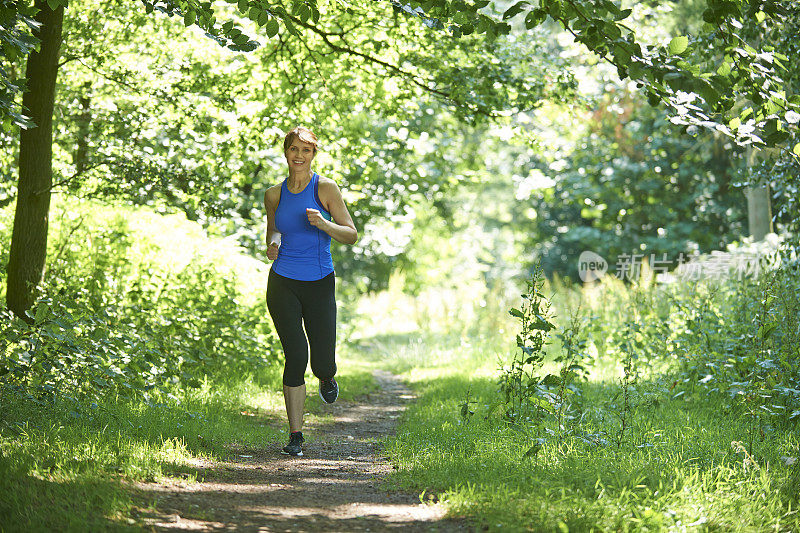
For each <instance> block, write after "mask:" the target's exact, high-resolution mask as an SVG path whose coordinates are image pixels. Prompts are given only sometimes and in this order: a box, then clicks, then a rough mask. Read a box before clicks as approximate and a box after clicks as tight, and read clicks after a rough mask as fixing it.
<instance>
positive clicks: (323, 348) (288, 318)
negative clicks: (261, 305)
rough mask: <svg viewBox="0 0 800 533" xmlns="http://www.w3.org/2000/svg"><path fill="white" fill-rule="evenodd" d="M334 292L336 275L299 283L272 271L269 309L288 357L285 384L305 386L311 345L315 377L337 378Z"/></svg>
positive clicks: (312, 367)
mask: <svg viewBox="0 0 800 533" xmlns="http://www.w3.org/2000/svg"><path fill="white" fill-rule="evenodd" d="M334 292H335V277H334V274H333V272H331V273H330V274H328V275H327V276H325V277H324V278H322V279H320V280H316V281H299V280H296V279H291V278H287V277H286V276H281V275H280V274H277V273H275V272H273V271H272V270H270V272H269V279H268V281H267V309H269V314H270V316H271V317H272V323H273V324H275V331H277V333H278V337H279V338H280V340H281V345H282V346H283V353H284V354H285V356H286V365H285V366H284V368H283V384H284V385H288V386H289V387H299V386H300V385H302V384H304V383H305V378H304V375H305V373H306V366H307V365H308V345H309V344H310V345H311V371H312V372H313V373H314V375H315V376H316V377H318V378H319V379H321V380H328V379H331V378H332V377H333V376H335V375H336V299H335V294H334ZM303 326H305V330H306V331H305V333H303ZM306 335H308V342H306Z"/></svg>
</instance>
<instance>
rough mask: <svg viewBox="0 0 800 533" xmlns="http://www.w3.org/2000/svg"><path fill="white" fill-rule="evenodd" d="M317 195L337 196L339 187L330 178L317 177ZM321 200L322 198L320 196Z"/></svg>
mask: <svg viewBox="0 0 800 533" xmlns="http://www.w3.org/2000/svg"><path fill="white" fill-rule="evenodd" d="M319 194H321V195H323V196H330V197H335V196H336V195H337V194H341V192H340V191H339V186H338V185H337V184H336V182H335V181H333V180H332V179H330V178H323V177H322V176H320V177H319ZM320 198H322V196H320Z"/></svg>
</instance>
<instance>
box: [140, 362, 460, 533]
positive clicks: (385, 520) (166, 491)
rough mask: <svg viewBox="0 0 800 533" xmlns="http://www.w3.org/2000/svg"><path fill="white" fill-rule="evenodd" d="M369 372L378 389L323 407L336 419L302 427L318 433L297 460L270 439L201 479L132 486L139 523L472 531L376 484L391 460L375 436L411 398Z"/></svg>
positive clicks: (200, 473) (206, 469)
mask: <svg viewBox="0 0 800 533" xmlns="http://www.w3.org/2000/svg"><path fill="white" fill-rule="evenodd" d="M375 378H376V379H377V380H378V381H379V383H380V387H379V390H378V391H377V392H374V393H371V394H368V395H364V396H362V397H360V398H359V400H358V401H357V402H337V403H335V404H333V405H330V406H327V405H326V406H323V409H324V410H325V411H328V412H330V414H331V415H332V416H333V418H334V422H333V423H332V424H327V425H320V426H319V427H310V428H308V429H310V430H311V431H312V432H313V433H314V434H315V435H316V436H317V438H316V439H313V440H312V441H310V442H307V443H306V444H305V445H304V447H303V451H304V453H305V456H303V457H288V456H285V455H282V454H281V453H280V448H281V446H283V444H284V443H277V442H273V443H267V448H266V449H251V448H243V449H240V450H237V457H236V459H235V460H234V461H228V462H215V463H209V464H202V463H198V464H197V465H194V466H195V468H196V472H197V478H198V480H202V481H198V482H182V481H180V480H168V481H166V482H163V483H138V484H135V485H134V486H133V488H132V490H133V492H134V494H135V497H136V499H137V500H138V501H140V502H143V505H142V508H141V509H140V512H139V516H138V519H139V521H140V522H141V523H142V524H143V525H144V526H145V527H149V528H153V529H155V530H157V531H176V530H193V531H399V530H403V531H406V532H413V531H471V530H472V529H473V528H472V526H470V525H469V524H468V523H467V522H464V521H461V520H453V519H445V518H443V515H444V509H443V508H442V507H441V506H439V505H431V504H421V503H420V501H419V496H418V495H414V494H404V493H398V492H394V491H386V490H385V489H382V488H381V486H380V485H381V479H382V478H383V477H385V476H386V475H387V474H388V473H389V472H391V471H392V466H391V464H390V463H389V462H388V460H387V459H386V458H385V457H383V456H382V455H381V449H380V440H381V439H383V438H384V437H386V436H388V435H391V434H392V433H393V432H394V431H395V428H396V426H397V419H398V418H399V416H400V414H401V413H402V411H403V409H404V408H405V405H406V404H407V403H408V402H409V401H411V400H412V399H413V396H412V394H411V392H410V391H409V390H408V389H407V388H406V387H405V386H404V385H403V384H402V383H400V382H399V380H397V379H396V378H395V377H394V376H392V375H391V374H389V373H388V372H384V371H376V373H375Z"/></svg>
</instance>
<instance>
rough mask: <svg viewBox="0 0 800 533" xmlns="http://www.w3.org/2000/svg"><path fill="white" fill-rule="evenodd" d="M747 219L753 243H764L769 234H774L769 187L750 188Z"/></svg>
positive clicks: (747, 190) (747, 193) (748, 191)
mask: <svg viewBox="0 0 800 533" xmlns="http://www.w3.org/2000/svg"><path fill="white" fill-rule="evenodd" d="M745 194H746V195H747V218H748V222H749V223H750V236H751V237H753V242H758V241H763V240H764V237H766V236H767V233H772V202H771V199H770V197H769V185H764V186H763V187H748V188H747V189H746V192H745Z"/></svg>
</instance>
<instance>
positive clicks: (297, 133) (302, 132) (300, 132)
mask: <svg viewBox="0 0 800 533" xmlns="http://www.w3.org/2000/svg"><path fill="white" fill-rule="evenodd" d="M295 139H300V140H301V141H303V142H307V143H309V144H313V145H314V153H316V152H317V147H318V146H319V140H317V136H316V135H314V132H313V131H311V130H310V129H308V128H306V127H305V126H297V127H295V128H294V129H292V130H291V131H289V132H288V133H287V134H286V137H284V138H283V151H284V152H286V151H287V150H288V149H289V147H290V146H291V145H292V142H294V140H295Z"/></svg>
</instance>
